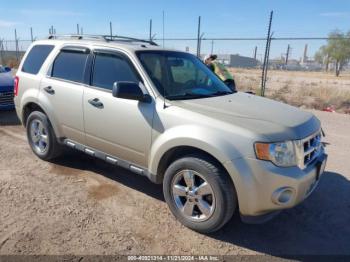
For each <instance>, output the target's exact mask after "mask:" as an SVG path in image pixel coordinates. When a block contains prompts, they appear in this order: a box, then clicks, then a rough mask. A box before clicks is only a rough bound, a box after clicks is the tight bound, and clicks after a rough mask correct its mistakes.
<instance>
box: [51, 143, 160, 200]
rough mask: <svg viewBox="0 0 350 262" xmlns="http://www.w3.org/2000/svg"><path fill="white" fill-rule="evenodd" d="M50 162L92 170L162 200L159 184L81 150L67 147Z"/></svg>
mask: <svg viewBox="0 0 350 262" xmlns="http://www.w3.org/2000/svg"><path fill="white" fill-rule="evenodd" d="M52 163H54V164H56V165H60V166H64V167H69V168H73V169H77V170H88V171H92V172H94V173H96V174H99V175H102V176H104V177H107V178H109V179H111V180H114V181H116V182H118V183H120V184H123V185H125V186H127V187H130V188H132V189H135V190H137V191H140V192H143V193H144V194H146V195H148V196H150V197H152V198H155V199H157V200H161V201H164V197H163V191H162V186H161V185H157V184H154V183H152V182H151V181H150V180H149V179H148V178H147V177H145V176H141V175H137V174H135V173H132V172H131V171H129V170H127V169H125V168H121V167H116V166H113V165H112V164H109V163H107V162H104V161H102V160H100V159H97V158H93V157H90V156H88V155H85V154H83V153H81V152H78V151H73V150H71V149H69V148H67V149H66V152H65V154H64V155H63V156H62V157H60V158H57V159H55V160H53V161H52Z"/></svg>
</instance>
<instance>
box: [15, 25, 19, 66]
mask: <svg viewBox="0 0 350 262" xmlns="http://www.w3.org/2000/svg"><path fill="white" fill-rule="evenodd" d="M15 47H16V60H17V61H18V60H19V54H18V51H19V50H18V39H17V30H16V29H15Z"/></svg>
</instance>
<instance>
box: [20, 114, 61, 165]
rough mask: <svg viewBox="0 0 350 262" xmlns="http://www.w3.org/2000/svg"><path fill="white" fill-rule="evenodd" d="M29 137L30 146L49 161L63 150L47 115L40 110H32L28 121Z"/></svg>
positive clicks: (37, 154) (35, 152) (39, 155)
mask: <svg viewBox="0 0 350 262" xmlns="http://www.w3.org/2000/svg"><path fill="white" fill-rule="evenodd" d="M26 129H27V138H28V142H29V145H30V148H31V149H32V151H33V152H34V154H35V155H36V156H38V157H39V158H40V159H42V160H45V161H48V160H51V159H54V158H56V157H58V156H59V155H60V154H61V152H62V147H61V145H60V144H59V143H58V142H57V138H56V135H55V132H54V130H53V128H52V126H51V124H50V121H49V119H48V118H47V116H46V115H45V114H44V113H42V112H39V111H34V112H32V113H31V114H30V115H29V116H28V119H27V123H26Z"/></svg>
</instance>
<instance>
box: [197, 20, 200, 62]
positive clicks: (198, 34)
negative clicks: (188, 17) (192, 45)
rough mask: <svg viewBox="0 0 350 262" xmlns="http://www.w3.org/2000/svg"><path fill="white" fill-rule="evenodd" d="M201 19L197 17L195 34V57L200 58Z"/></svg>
mask: <svg viewBox="0 0 350 262" xmlns="http://www.w3.org/2000/svg"><path fill="white" fill-rule="evenodd" d="M200 37H201V17H200V16H199V17H198V33H197V57H200V56H201V54H200V52H201V46H200V45H201V39H200Z"/></svg>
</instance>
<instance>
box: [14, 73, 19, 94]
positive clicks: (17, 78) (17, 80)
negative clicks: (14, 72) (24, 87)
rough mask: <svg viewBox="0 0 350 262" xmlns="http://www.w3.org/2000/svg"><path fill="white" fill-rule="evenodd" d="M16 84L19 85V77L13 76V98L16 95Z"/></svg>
mask: <svg viewBox="0 0 350 262" xmlns="http://www.w3.org/2000/svg"><path fill="white" fill-rule="evenodd" d="M18 84H19V77H18V76H15V80H14V87H13V93H14V95H15V96H17V95H18Z"/></svg>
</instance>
